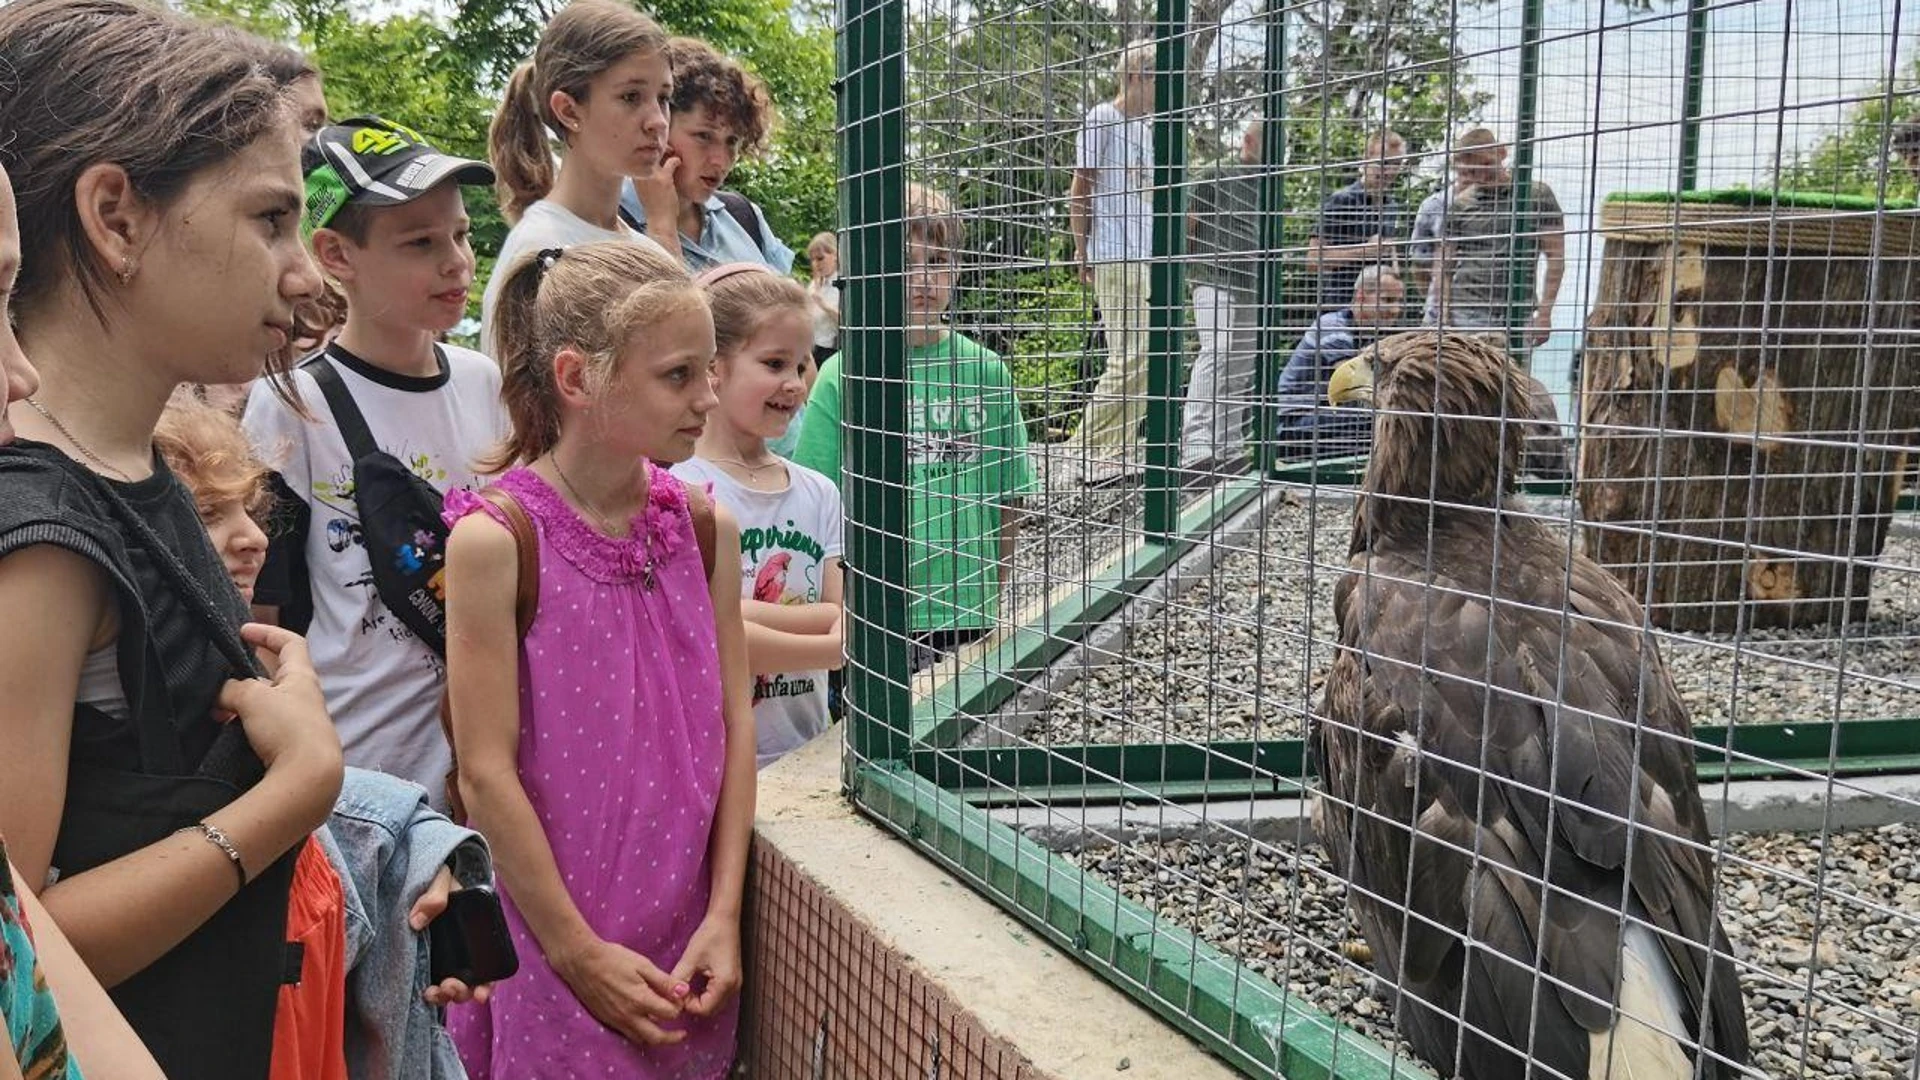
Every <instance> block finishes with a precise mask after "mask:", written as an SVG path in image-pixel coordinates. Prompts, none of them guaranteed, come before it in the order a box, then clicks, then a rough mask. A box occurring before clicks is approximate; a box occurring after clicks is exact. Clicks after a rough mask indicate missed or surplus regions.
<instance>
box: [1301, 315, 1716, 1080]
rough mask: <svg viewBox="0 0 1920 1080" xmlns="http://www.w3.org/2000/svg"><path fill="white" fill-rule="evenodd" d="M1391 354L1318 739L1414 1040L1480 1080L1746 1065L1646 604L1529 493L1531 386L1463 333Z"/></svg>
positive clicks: (1401, 340)
mask: <svg viewBox="0 0 1920 1080" xmlns="http://www.w3.org/2000/svg"><path fill="white" fill-rule="evenodd" d="M1370 361H1371V365H1372V373H1373V382H1374V384H1375V386H1374V401H1375V408H1376V412H1375V417H1374V437H1373V449H1372V454H1371V456H1370V457H1369V459H1368V462H1367V468H1366V474H1365V479H1364V481H1363V484H1362V488H1361V492H1360V495H1359V498H1358V500H1357V502H1356V505H1355V510H1354V520H1353V540H1352V545H1351V548H1350V552H1349V561H1348V570H1347V573H1346V574H1345V575H1343V576H1342V578H1341V580H1340V582H1339V584H1338V585H1337V586H1336V587H1335V590H1334V610H1335V616H1336V619H1337V622H1338V627H1339V648H1338V651H1337V654H1336V656H1335V659H1334V661H1333V664H1332V668H1331V670H1330V671H1329V673H1328V675H1327V680H1326V689H1325V697H1324V699H1323V701H1322V703H1321V708H1320V709H1319V710H1318V711H1317V713H1316V715H1315V717H1314V719H1313V722H1312V728H1311V731H1310V736H1309V752H1310V753H1311V754H1312V755H1313V759H1314V764H1315V766H1316V767H1317V770H1318V772H1319V777H1320V788H1319V791H1318V793H1317V797H1316V799H1315V804H1314V810H1313V818H1314V828H1315V831H1316V833H1317V834H1318V836H1319V839H1320V842H1321V844H1322V846H1323V847H1324V848H1325V849H1326V852H1327V854H1328V857H1329V859H1330V861H1331V864H1332V866H1333V867H1334V869H1335V871H1336V872H1337V873H1338V874H1339V875H1340V876H1341V877H1342V878H1343V879H1344V880H1345V881H1346V883H1347V895H1348V903H1349V905H1350V907H1351V909H1352V911H1353V914H1354V917H1355V921H1356V922H1357V923H1358V924H1359V927H1360V929H1361V932H1362V934H1363V935H1364V936H1365V939H1366V944H1367V946H1368V947H1369V948H1368V949H1367V950H1360V952H1361V953H1362V954H1364V953H1366V952H1369V951H1370V953H1371V957H1372V964H1373V968H1374V971H1375V973H1376V974H1377V975H1378V976H1379V978H1380V979H1381V980H1382V981H1383V982H1384V983H1385V984H1386V985H1387V986H1388V987H1389V988H1390V989H1391V991H1392V994H1393V1000H1394V1013H1395V1019H1396V1025H1397V1028H1398V1030H1399V1032H1400V1034H1401V1036H1402V1037H1403V1038H1404V1039H1406V1041H1407V1042H1408V1043H1409V1044H1410V1045H1411V1046H1412V1047H1413V1048H1414V1050H1415V1051H1416V1052H1418V1053H1419V1054H1420V1055H1421V1056H1422V1057H1424V1058H1426V1059H1427V1060H1428V1061H1429V1062H1430V1063H1432V1064H1433V1065H1434V1066H1435V1067H1436V1068H1437V1069H1439V1070H1440V1071H1441V1072H1442V1073H1443V1074H1444V1075H1448V1076H1458V1077H1462V1078H1465V1080H1513V1078H1518V1077H1529V1078H1531V1077H1542V1078H1544V1077H1573V1078H1588V1080H1602V1078H1606V1080H1627V1078H1632V1080H1683V1078H1691V1077H1695V1076H1701V1077H1707V1078H1720V1077H1734V1076H1739V1075H1742V1074H1743V1070H1742V1067H1743V1066H1745V1065H1746V1063H1747V1061H1748V1057H1749V1053H1748V1046H1747V1024H1746V1010H1745V1005H1744V1002H1743V1000H1742V997H1741V992H1740V983H1739V980H1738V978H1737V976H1736V974H1735V970H1734V965H1733V961H1732V947H1731V945H1730V943H1729V942H1728V939H1727V935H1726V932H1725V931H1724V929H1723V928H1722V927H1721V925H1720V919H1719V915H1718V913H1717V911H1716V910H1715V907H1714V889H1713V885H1714V861H1713V857H1712V849H1711V843H1712V840H1711V837H1710V835H1709V833H1708V831H1707V820H1706V811H1705V808H1704V807H1703V805H1702V803H1701V800H1700V792H1699V788H1698V785H1697V781H1696V777H1695V772H1694V756H1693V745H1692V741H1691V739H1692V724H1691V722H1690V721H1689V719H1688V717H1687V712H1686V709H1685V707H1684V706H1683V705H1682V704H1681V701H1680V696H1679V694H1678V693H1677V692H1676V691H1675V689H1674V685H1673V679H1672V678H1671V677H1670V676H1669V675H1668V673H1667V669H1666V666H1665V665H1664V664H1663V663H1662V662H1661V658H1660V652H1659V650H1658V648H1657V647H1656V646H1655V642H1654V640H1653V638H1652V636H1651V635H1650V633H1649V632H1648V631H1647V629H1646V622H1645V620H1644V619H1643V618H1642V617H1641V610H1640V606H1639V605H1638V604H1636V603H1635V602H1634V600H1633V597H1632V596H1630V595H1629V594H1628V593H1627V591H1626V589H1625V588H1623V587H1622V586H1621V585H1620V583H1619V582H1618V581H1617V580H1616V579H1615V578H1614V577H1612V576H1611V575H1610V574H1609V573H1608V572H1607V571H1606V570H1604V569H1602V568H1601V567H1600V566H1599V565H1598V564H1597V563H1595V562H1593V561H1592V560H1590V559H1588V558H1586V557H1584V556H1582V555H1580V554H1579V553H1577V552H1574V551H1571V550H1570V548H1569V545H1568V542H1567V540H1566V538H1565V537H1564V536H1563V535H1558V534H1556V533H1554V532H1552V531H1550V530H1548V529H1547V528H1545V527H1544V526H1543V525H1542V524H1540V523H1539V522H1538V521H1535V520H1530V519H1529V518H1528V517H1526V516H1525V514H1524V511H1523V510H1522V509H1521V507H1520V506H1519V505H1518V503H1517V502H1516V501H1515V500H1514V498H1513V495H1512V493H1513V491H1514V487H1515V484H1514V481H1515V477H1516V476H1517V475H1518V473H1519V472H1520V465H1521V460H1522V457H1523V455H1524V454H1525V448H1524V446H1523V443H1524V441H1525V434H1524V427H1525V417H1526V414H1527V410H1528V406H1527V405H1526V399H1527V394H1528V383H1527V380H1526V376H1525V375H1524V374H1523V373H1522V372H1521V371H1520V370H1519V369H1518V368H1516V367H1515V366H1514V365H1513V364H1512V363H1510V362H1509V361H1508V359H1507V357H1506V355H1505V353H1504V352H1503V351H1502V350H1501V349H1499V348H1497V347H1495V346H1493V345H1491V344H1490V343H1488V342H1485V341H1482V340H1479V339H1476V338H1473V337H1469V336H1464V335H1459V334H1443V333H1440V332H1419V333H1411V334H1400V335H1397V336H1395V337H1391V338H1387V339H1383V340H1382V341H1381V342H1380V343H1379V344H1378V345H1376V346H1374V348H1373V351H1372V353H1371V355H1370Z"/></svg>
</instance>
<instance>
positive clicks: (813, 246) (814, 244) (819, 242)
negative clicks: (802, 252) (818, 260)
mask: <svg viewBox="0 0 1920 1080" xmlns="http://www.w3.org/2000/svg"><path fill="white" fill-rule="evenodd" d="M823 251H831V252H833V253H834V254H835V255H838V254H840V238H839V237H837V236H835V235H833V234H832V233H830V232H819V233H814V234H813V239H811V240H809V241H807V258H809V259H811V258H813V257H814V256H815V255H818V254H820V253H821V252H823Z"/></svg>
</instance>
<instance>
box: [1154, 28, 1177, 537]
mask: <svg viewBox="0 0 1920 1080" xmlns="http://www.w3.org/2000/svg"><path fill="white" fill-rule="evenodd" d="M1154 12H1155V13H1154V24H1153V33H1154V37H1155V38H1156V39H1157V44H1156V47H1155V49H1154V58H1153V268H1152V270H1151V272H1150V275H1149V285H1148V296H1149V297H1150V298H1151V299H1150V304H1151V309H1150V310H1151V319H1150V321H1149V322H1148V324H1147V476H1146V518H1147V520H1146V532H1147V535H1148V536H1149V537H1151V538H1153V539H1157V540H1167V539H1171V538H1172V536H1173V534H1174V532H1175V530H1176V528H1177V527H1178V525H1179V518H1180V477H1179V475H1178V474H1177V473H1176V472H1175V471H1174V467H1175V466H1176V465H1178V464H1179V458H1180V405H1181V401H1180V368H1181V358H1182V356H1183V355H1184V353H1185V350H1184V349H1183V348H1182V341H1181V339H1182V330H1183V328H1184V326H1185V324H1186V318H1185V315H1186V310H1187V305H1186V289H1187V286H1186V277H1187V275H1186V267H1185V266H1184V265H1183V264H1182V263H1181V258H1182V257H1183V256H1184V255H1185V254H1186V251H1187V187H1186V179H1187V118H1186V112H1185V109H1186V104H1187V0H1159V2H1158V3H1157V4H1156V5H1155V8H1154Z"/></svg>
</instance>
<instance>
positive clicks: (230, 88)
mask: <svg viewBox="0 0 1920 1080" xmlns="http://www.w3.org/2000/svg"><path fill="white" fill-rule="evenodd" d="M261 50H262V45H261V43H260V42H259V41H258V40H257V39H250V38H247V37H246V36H245V35H243V34H240V33H238V32H235V31H231V30H227V31H222V30H218V29H216V28H214V27H213V26H211V25H209V24H207V23H202V22H199V21H197V20H194V19H190V18H187V17H186V16H183V15H178V14H175V13H173V12H170V11H167V10H165V9H164V8H160V7H156V6H150V5H147V4H143V3H136V2H133V0H15V2H14V3H10V4H7V5H6V6H4V7H0V132H3V133H5V138H3V139H0V164H4V165H5V166H6V169H7V172H8V173H10V174H11V175H12V177H13V183H14V195H15V197H16V199H17V200H18V203H19V210H20V248H21V262H22V267H21V271H20V277H19V281H18V283H17V284H16V286H15V299H16V303H17V304H18V309H17V310H18V311H19V312H20V313H21V314H22V315H23V316H25V315H27V314H29V313H31V312H33V311H34V310H36V309H37V308H39V306H40V305H42V304H44V303H46V302H47V300H48V298H49V297H50V295H51V294H52V293H53V292H54V290H55V289H56V288H57V287H58V286H59V285H60V284H61V283H62V282H63V281H67V280H73V281H74V282H76V283H77V284H78V285H79V287H80V290H81V294H82V295H83V296H85V297H86V299H87V303H88V305H89V306H90V307H92V309H93V312H94V314H95V315H96V316H98V317H100V318H105V316H106V311H105V309H104V307H103V304H102V298H103V296H104V295H105V291H106V288H107V283H108V281H109V280H110V279H111V276H112V268H109V267H104V266H102V265H101V264H100V262H99V260H98V259H97V258H96V256H95V255H94V253H93V251H92V250H91V246H90V245H89V243H88V242H87V238H86V236H85V234H84V233H83V231H82V229H81V226H80V213H79V208H78V207H77V206H76V205H75V204H74V195H73V192H74V184H75V183H76V182H77V181H78V180H79V178H80V174H81V173H83V172H85V171H86V170H87V169H89V168H91V167H93V166H94V165H97V164H100V163H102V162H113V163H115V164H117V165H119V166H120V167H121V168H123V169H125V170H126V173H127V176H128V178H129V180H131V182H132V184H133V187H134V190H136V191H138V192H139V193H140V194H141V196H143V197H144V198H147V199H151V200H155V201H158V202H161V203H164V202H166V201H167V200H170V199H172V198H174V197H176V196H178V195H179V194H180V192H181V191H182V190H183V189H184V188H185V187H186V186H187V185H188V183H190V182H191V181H192V180H193V178H194V177H195V176H197V175H198V174H199V173H200V172H202V171H203V170H206V169H209V168H212V167H215V166H218V165H220V164H221V163H223V162H225V161H227V160H228V159H229V158H231V157H233V156H234V155H235V154H237V153H239V152H240V151H242V150H244V149H246V148H247V147H248V146H249V145H251V144H252V143H253V142H254V140H256V139H258V138H260V136H261V135H263V134H265V133H267V132H269V131H272V130H274V129H276V128H277V127H278V126H279V125H281V124H283V123H287V122H288V118H287V116H286V113H285V111H284V109H283V108H282V93H283V90H284V87H283V86H282V85H281V84H280V83H279V82H277V81H276V80H275V79H274V77H273V75H272V74H271V73H270V72H269V71H268V70H267V68H266V65H265V64H264V63H263V55H264V54H263V52H262V51H261Z"/></svg>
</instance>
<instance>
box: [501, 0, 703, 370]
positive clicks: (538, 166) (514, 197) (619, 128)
mask: <svg viewBox="0 0 1920 1080" xmlns="http://www.w3.org/2000/svg"><path fill="white" fill-rule="evenodd" d="M666 46H667V36H666V33H665V32H664V31H662V30H661V29H660V26H659V24H657V23H655V22H654V21H653V20H652V19H650V18H648V17H647V16H646V15H643V14H641V13H640V12H639V11H638V10H636V9H634V8H633V7H631V6H629V5H627V4H625V3H622V2H620V0H573V3H570V4H568V5H567V6H566V7H564V8H562V9H561V10H560V13H559V14H557V15H555V16H554V17H553V20H552V21H551V22H549V23H548V24H547V28H546V30H545V31H543V32H542V33H541V35H540V44H539V45H538V46H537V47H536V48H535V49H534V52H533V59H531V60H529V61H527V62H526V63H524V64H521V65H520V67H519V68H518V69H516V70H515V71H514V73H513V77H512V78H511V79H509V80H508V81H507V89H506V94H505V96H504V97H503V98H502V99H501V102H500V111H499V112H497V113H495V114H494V117H493V124H492V126H491V127H490V128H489V129H488V132H487V154H488V157H489V158H491V160H492V163H493V168H494V173H495V175H496V176H497V178H498V179H497V185H498V189H499V193H500V207H501V210H502V211H503V212H504V213H505V214H506V217H507V220H508V221H510V222H513V229H512V230H511V231H510V232H508V233H507V239H506V241H505V243H503V244H502V245H501V248H500V256H499V259H498V260H497V261H496V262H495V266H496V267H497V268H498V269H497V270H496V272H495V274H494V276H493V278H492V280H490V281H488V282H487V289H486V294H485V296H484V297H483V299H482V300H481V305H480V321H481V342H482V348H483V349H485V350H488V351H491V352H493V353H494V354H496V356H497V355H498V353H499V352H500V349H499V346H498V345H497V343H496V342H495V341H494V333H495V328H494V309H495V308H496V307H497V306H498V303H499V294H500V287H501V283H502V279H503V278H504V277H505V270H506V268H507V267H509V266H512V265H513V264H514V261H515V260H517V259H518V258H519V257H520V256H522V255H524V254H526V253H527V252H529V251H539V250H542V249H544V248H553V247H570V246H572V245H575V244H591V243H597V242H600V241H604V240H633V241H638V242H640V243H646V244H652V245H656V246H659V245H666V246H662V247H660V250H661V251H662V252H666V251H675V250H678V248H679V243H680V241H679V237H678V235H677V234H676V233H675V232H674V227H673V218H672V213H673V211H674V209H675V208H676V207H677V206H678V195H677V194H676V193H675V190H674V186H673V178H672V173H671V172H670V171H663V170H662V168H661V157H662V155H663V154H664V153H665V151H666V148H667V120H668V115H669V110H670V102H671V98H672V94H673V75H672V72H671V70H670V69H669V67H668V63H667V53H666ZM556 152H558V154H559V164H558V166H556V165H555V163H554V155H555V153H556ZM628 180H631V181H632V183H633V190H634V191H635V192H636V193H637V194H638V197H639V198H640V199H641V200H642V201H643V202H644V203H645V204H646V205H648V206H649V207H654V208H657V209H659V210H660V214H659V215H651V214H650V215H649V217H648V220H649V221H658V222H660V223H661V224H660V225H659V226H657V227H655V228H651V229H650V230H649V233H640V232H636V231H634V230H633V229H631V228H629V227H628V226H627V225H626V224H625V223H623V222H622V221H621V220H620V192H621V188H622V185H623V184H625V183H626V182H627V181H628ZM651 233H657V234H658V235H651Z"/></svg>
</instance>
